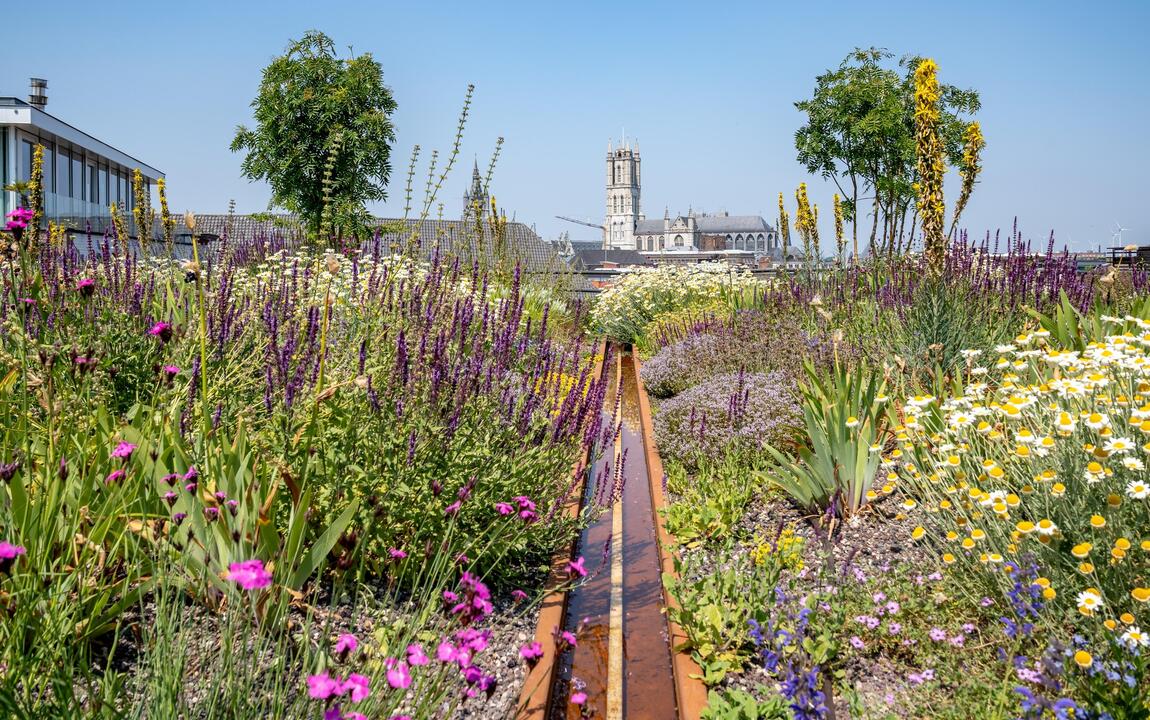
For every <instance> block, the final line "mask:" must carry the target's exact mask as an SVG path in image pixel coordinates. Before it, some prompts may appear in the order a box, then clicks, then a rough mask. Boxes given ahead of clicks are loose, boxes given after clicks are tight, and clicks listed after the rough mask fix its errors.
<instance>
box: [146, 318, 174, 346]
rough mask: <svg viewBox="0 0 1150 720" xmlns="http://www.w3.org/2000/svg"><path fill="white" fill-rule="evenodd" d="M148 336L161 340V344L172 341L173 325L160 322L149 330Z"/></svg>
mask: <svg viewBox="0 0 1150 720" xmlns="http://www.w3.org/2000/svg"><path fill="white" fill-rule="evenodd" d="M148 334H149V335H151V336H152V337H157V338H159V339H160V341H161V342H167V341H169V340H171V339H172V325H171V323H166V322H158V323H156V324H155V325H153V326H152V327H150V328H148Z"/></svg>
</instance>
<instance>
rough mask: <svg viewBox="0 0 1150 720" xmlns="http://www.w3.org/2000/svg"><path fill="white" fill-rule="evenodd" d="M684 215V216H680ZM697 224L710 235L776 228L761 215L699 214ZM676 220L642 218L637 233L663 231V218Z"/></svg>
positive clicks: (637, 225)
mask: <svg viewBox="0 0 1150 720" xmlns="http://www.w3.org/2000/svg"><path fill="white" fill-rule="evenodd" d="M678 217H683V216H678ZM694 218H695V226H696V227H697V228H698V230H699V232H702V233H707V234H710V235H725V234H727V233H759V232H764V233H767V232H774V231H775V229H774V228H773V227H771V225H770V224H769V223H768V222H767V221H766V220H764V219H763V218H762V217H760V216H759V215H727V214H725V213H724V214H720V215H697V216H694ZM664 219H669V220H671V222H674V221H675V220H676V219H677V217H676V218H660V219H657V220H640V221H639V222H638V223H637V224H636V227H635V234H636V235H649V234H654V233H661V232H663V229H664V226H663V220H664Z"/></svg>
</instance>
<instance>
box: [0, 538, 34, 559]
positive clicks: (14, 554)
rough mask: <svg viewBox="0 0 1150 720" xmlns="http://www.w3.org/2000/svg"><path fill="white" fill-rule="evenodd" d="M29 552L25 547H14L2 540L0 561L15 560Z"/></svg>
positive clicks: (0, 541)
mask: <svg viewBox="0 0 1150 720" xmlns="http://www.w3.org/2000/svg"><path fill="white" fill-rule="evenodd" d="M26 552H28V551H27V549H25V548H24V546H23V545H13V544H12V543H10V542H8V541H7V540H0V560H15V559H16V558H18V557H20V556H21V555H23V554H24V553H26Z"/></svg>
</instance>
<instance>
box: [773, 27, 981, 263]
mask: <svg viewBox="0 0 1150 720" xmlns="http://www.w3.org/2000/svg"><path fill="white" fill-rule="evenodd" d="M893 57H894V56H893V55H892V54H891V53H890V52H888V51H886V50H883V49H881V48H874V47H872V48H867V49H862V48H856V49H855V50H854V51H852V52H851V53H850V54H849V55H847V56H846V58H844V59H843V61H842V63H840V64H839V66H838V67H837V68H834V69H832V70H828V71H827V72H825V73H823V74H822V75H819V76H818V77H817V78H816V79H815V89H814V93H813V95H812V96H811V98H810V99H808V100H801V101H799V102H796V103H795V107H796V108H798V109H799V110H800V111H802V112H803V113H805V114H806V116H807V122H806V124H804V125H803V126H802V127H801V128H799V130H798V131H797V132H796V133H795V148H796V150H797V151H798V161H799V162H800V163H801V164H802V165H803V166H804V167H806V169H807V171H808V172H811V173H817V174H819V175H821V176H822V177H824V178H829V179H831V180H833V181H834V183H835V184H836V186H837V187H838V188H839V190H840V192H842V194H843V195H844V196H845V199H844V201H843V203H842V205H843V215H844V217H845V218H846V219H849V220H851V222H852V226H853V227H852V232H853V237H854V247H855V252H856V253H857V251H858V215H859V211H860V208H859V204H860V199H869V200H870V201H871V205H872V213H873V221H872V225H871V245H872V248H871V249H872V251H874V250H878V249H883V248H885V249H887V250H888V251H890V252H894V251H895V250H897V249H898V243H900V242H901V237H902V235H903V233H904V231H905V224H906V217H907V213H908V210H909V209H910V208H911V207H912V206H913V203H914V189H913V187H914V183H915V182H916V181H917V171H916V168H915V145H914V128H915V125H914V69H915V68H916V67H917V66H918V63H919V61H920V59H921V58H919V57H917V56H913V55H907V56H904V57H903V58H902V59H901V60H900V61H899V62H898V63H897V64H894V63H892V62H891V59H892V58H893ZM940 93H941V98H940V102H939V109H940V113H941V118H940V122H939V132H940V135H941V139H942V144H943V148H944V150H945V155H946V159H947V161H948V162H949V163H951V164H953V165H961V163H962V160H963V152H962V149H963V133H964V132H965V131H966V129H967V126H968V121H967V120H966V119H964V116H968V115H972V114H974V113H976V112H977V111H978V109H979V107H980V102H979V97H978V93H977V92H976V91H974V90H964V89H960V88H957V87H955V86H953V85H945V84H943V85H940ZM867 195H869V197H866V196H867ZM880 221H881V228H882V235H881V236H878V230H879V227H880ZM913 232H914V231H913V222H912V229H911V234H912V235H913ZM876 242H877V243H878V247H877V248H876V247H874V246H875V244H876Z"/></svg>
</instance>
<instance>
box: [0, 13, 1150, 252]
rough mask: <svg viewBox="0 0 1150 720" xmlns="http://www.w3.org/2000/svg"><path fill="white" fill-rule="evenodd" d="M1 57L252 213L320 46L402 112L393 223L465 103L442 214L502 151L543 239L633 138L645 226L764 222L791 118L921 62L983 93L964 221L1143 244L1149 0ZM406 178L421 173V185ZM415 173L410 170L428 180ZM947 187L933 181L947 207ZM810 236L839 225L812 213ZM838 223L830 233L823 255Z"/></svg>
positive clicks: (612, 18) (580, 205) (521, 21)
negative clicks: (306, 60) (974, 176)
mask: <svg viewBox="0 0 1150 720" xmlns="http://www.w3.org/2000/svg"><path fill="white" fill-rule="evenodd" d="M44 10H45V12H40V13H38V15H37V17H36V18H35V19H34V20H32V21H31V22H29V23H28V24H27V25H25V26H23V27H22V29H20V30H19V31H16V32H13V31H11V28H9V30H10V31H9V32H7V33H5V37H4V41H3V42H2V43H0V94H15V95H18V96H24V95H25V94H26V93H27V78H28V77H29V76H31V75H37V76H41V77H46V78H48V79H49V83H50V86H49V96H50V101H49V106H48V110H49V112H51V113H53V114H55V115H57V116H58V117H60V118H62V119H64V120H66V121H68V122H71V123H72V124H74V125H77V126H79V127H81V128H83V129H85V130H87V131H89V132H91V133H92V134H94V135H96V136H97V137H100V138H101V139H104V140H106V141H108V142H109V143H111V144H113V145H115V146H117V147H119V148H121V149H123V150H125V151H126V152H128V153H130V154H132V155H135V156H136V157H139V158H141V159H143V160H145V161H147V162H149V163H151V164H153V165H155V166H157V167H159V168H161V169H162V170H164V171H165V172H166V173H167V175H168V178H169V184H170V187H171V194H172V200H173V206H174V207H175V208H178V209H184V208H188V209H193V210H197V211H200V212H222V211H223V210H225V209H226V207H227V202H228V200H229V199H230V198H234V199H235V200H236V203H237V208H238V210H239V211H241V212H249V211H256V210H262V209H264V208H265V206H266V203H267V198H268V191H267V188H266V187H265V186H263V185H262V184H260V183H250V182H249V181H247V180H245V179H243V178H241V177H240V174H239V165H240V160H241V158H240V157H239V156H237V155H233V154H232V153H231V152H230V151H229V150H228V144H229V142H230V140H231V138H232V135H233V132H234V128H235V126H236V125H237V124H239V123H247V122H248V121H249V118H250V107H249V103H250V102H251V99H252V97H253V96H254V95H255V92H256V89H257V87H258V84H259V80H260V70H261V69H262V67H263V66H264V65H265V64H266V63H267V62H268V61H269V60H270V59H271V58H272V57H273V56H274V55H276V54H278V53H280V52H281V51H282V50H283V48H284V47H285V45H286V44H287V42H288V40H289V39H290V38H295V37H299V36H300V35H301V34H302V33H303V32H304V31H305V30H308V29H311V28H316V29H320V30H323V31H324V32H326V33H327V34H329V35H330V36H331V37H332V38H333V39H334V40H335V41H336V44H337V45H338V46H341V47H343V48H346V47H347V46H351V47H352V48H353V49H354V50H355V52H357V53H358V52H363V51H370V52H371V53H372V54H373V55H374V56H375V57H376V58H377V59H378V60H379V61H380V62H381V63H382V65H383V68H384V76H385V81H386V82H387V84H388V85H390V87H391V88H392V89H393V91H394V93H395V97H396V100H397V102H398V104H399V109H398V111H397V113H396V115H395V122H396V125H397V128H398V138H397V146H396V148H395V149H394V152H393V166H394V171H393V176H392V181H391V186H390V191H389V200H388V202H387V203H385V204H384V205H383V206H382V207H377V208H373V210H375V211H376V212H377V213H380V214H397V213H401V212H402V206H403V197H402V196H403V182H404V175H405V172H406V167H407V163H408V158H409V156H410V152H411V148H412V146H413V145H415V144H419V145H421V146H422V147H423V149H424V154H423V161H425V160H426V158H427V157H428V155H429V151H430V149H432V148H438V149H440V152H441V155H442V154H443V153H445V152H446V151H447V150H448V149H449V148H450V145H451V141H452V138H453V135H454V130H455V124H456V118H457V116H458V113H459V108H460V105H461V103H462V100H463V95H464V91H465V88H466V86H467V84H468V83H474V84H475V85H476V92H475V100H474V104H473V106H472V116H471V122H470V123H469V125H468V128H467V131H466V135H465V138H464V144H463V152H462V153H461V157H460V163H459V165H458V166H457V168H456V171H455V172H454V173H453V176H451V177H449V178H448V180H447V184H446V186H445V188H444V192H443V193H442V196H441V199H442V200H443V201H444V202H445V205H446V208H445V212H446V214H447V215H448V216H449V217H454V216H457V215H458V213H459V210H460V206H461V200H460V197H461V195H462V193H463V191H464V189H465V188H466V185H467V181H468V179H469V176H470V170H471V164H472V160H473V159H474V158H475V157H478V158H479V163H480V165H481V167H482V166H484V165H485V163H486V159H487V157H488V156H489V155H490V153H491V150H492V148H493V147H494V144H495V140H496V138H497V137H499V136H503V137H504V138H505V139H506V141H505V145H504V150H503V153H502V157H501V159H500V162H499V164H498V167H497V169H496V174H495V179H494V183H493V190H494V192H495V194H496V196H497V197H498V199H499V202H500V204H501V205H503V206H505V207H506V208H507V209H508V211H509V212H514V213H515V215H516V217H517V219H519V220H522V221H526V222H528V223H534V224H535V225H536V227H537V229H538V230H539V232H540V233H541V234H542V235H544V236H545V237H553V236H555V235H556V234H557V233H558V232H559V231H561V230H570V231H571V236H572V238H573V239H595V238H594V235H595V231H593V230H590V229H586V228H580V227H579V226H575V225H569V224H567V223H564V222H562V221H559V220H556V219H555V218H554V216H555V215H569V216H574V217H578V218H594V219H597V221H601V219H602V214H603V208H604V205H605V199H604V190H603V179H604V168H603V162H604V157H605V154H606V150H607V142H608V140H610V139H611V138H618V137H619V135H620V134H621V132H622V129H623V128H624V127H625V128H626V132H627V134H628V135H629V136H632V137H637V138H638V141H639V144H640V147H641V151H642V157H643V196H642V201H643V209H644V211H645V212H646V213H647V215H648V217H659V216H661V214H662V213H663V210H664V207H669V208H670V210H671V212H672V213H674V212H677V211H678V212H685V211H686V210H687V208H688V207H693V208H694V209H696V210H699V209H702V210H707V211H717V210H724V209H725V210H727V211H728V212H731V213H732V214H753V213H759V214H762V215H764V216H765V217H767V218H768V219H769V220H771V221H772V222H773V220H774V217H775V215H776V210H775V206H776V198H777V195H778V193H779V192H780V191H783V192H785V193H787V196H788V198H793V192H794V188H795V186H796V185H797V184H798V183H799V182H801V181H807V182H810V183H811V199H812V201H813V202H816V203H818V204H819V205H820V206H823V207H825V208H828V209H829V206H830V201H831V193H832V192H833V189H832V187H831V186H830V185H829V184H825V183H824V182H823V181H822V180H821V179H818V178H814V179H812V178H809V177H807V176H806V174H805V172H804V171H803V170H802V169H801V168H800V166H799V165H798V164H797V163H796V162H795V151H794V140H793V136H794V132H795V130H796V129H797V128H798V127H799V126H800V125H801V123H802V116H801V114H800V113H799V112H798V111H797V110H795V109H794V106H793V103H794V102H795V101H796V100H799V99H802V98H804V97H808V96H809V94H810V92H811V90H812V88H813V86H814V78H815V76H816V75H817V74H819V73H820V72H822V71H824V70H826V69H827V68H830V67H832V66H835V65H837V64H838V63H839V61H840V60H841V59H842V58H843V56H844V55H846V53H847V52H849V51H850V50H851V49H852V48H853V47H855V46H870V45H875V46H880V47H885V48H888V49H890V50H891V51H893V52H894V53H895V54H896V55H902V54H904V53H912V52H913V53H919V54H922V55H927V56H930V57H933V58H935V60H937V62H938V63H939V65H940V78H941V79H942V81H944V82H949V83H953V84H956V85H960V86H964V87H973V88H975V89H977V90H979V91H980V92H981V93H982V103H983V109H982V112H981V113H980V114H979V116H978V119H979V120H980V121H981V122H982V127H983V131H984V133H985V135H986V137H987V141H988V146H987V149H986V151H985V161H984V165H985V171H984V174H983V176H982V182H981V184H980V185H979V187H978V188H977V190H976V191H975V194H974V196H973V198H972V200H971V202H970V205H969V207H968V210H967V211H966V214H965V216H964V218H965V223H964V224H966V225H967V226H968V227H969V228H970V229H971V231H972V232H975V233H978V234H982V233H984V232H985V231H986V230H987V229H989V230H991V231H993V230H995V229H997V228H1003V229H1004V230H1005V229H1008V228H1009V227H1010V225H1011V223H1012V222H1013V220H1014V218H1015V216H1017V217H1018V219H1019V223H1020V225H1021V227H1022V229H1023V231H1024V233H1025V234H1026V235H1027V236H1030V237H1033V238H1035V239H1036V240H1041V241H1043V242H1044V241H1045V238H1046V236H1047V235H1048V234H1049V233H1050V231H1051V230H1053V231H1055V233H1056V237H1057V241H1058V243H1059V245H1061V244H1064V243H1065V244H1070V245H1071V247H1073V248H1075V249H1085V248H1087V247H1094V246H1096V245H1098V244H1102V245H1108V244H1110V242H1111V239H1112V234H1113V226H1114V223H1115V221H1120V222H1121V223H1122V224H1123V225H1124V226H1126V227H1127V228H1129V231H1128V232H1127V233H1126V234H1125V241H1126V242H1132V241H1133V242H1142V243H1150V220H1148V219H1147V212H1146V209H1147V206H1148V205H1150V203H1148V200H1150V194H1148V192H1147V190H1146V186H1145V180H1144V178H1145V168H1146V167H1147V166H1148V164H1150V141H1148V139H1147V136H1146V128H1148V127H1150V80H1147V77H1148V75H1150V50H1148V49H1147V47H1146V44H1145V42H1146V30H1147V28H1150V2H1146V1H1145V0H1138V1H1130V2H1095V3H1084V2H1058V1H1055V0H1048V1H1046V2H1002V1H1001V0H997V1H990V2H986V1H983V0H967V1H966V2H963V3H961V4H959V3H946V4H943V3H931V2H926V1H925V0H920V1H919V2H905V3H904V2H886V3H884V2H871V3H860V2H829V1H828V2H819V3H806V4H800V3H779V2H748V3H718V2H712V3H700V2H689V3H677V2H647V1H643V2H638V1H635V2H613V3H605V2H565V3H552V2H538V1H536V2H530V3H493V2H486V3H480V2H467V3H454V2H452V3H414V2H412V3H391V2H375V3H367V2H364V3H347V2H339V3H336V2H332V3H327V4H325V5H324V6H321V5H320V4H318V3H314V2H309V3H296V2H284V1H281V2H230V3H219V2H214V1H212V0H202V1H200V2H194V3H185V2H178V3H156V2H149V3H135V2H116V3H91V2H71V1H70V0H69V1H66V2H52V3H50V4H49V5H48V6H46V7H45V8H44ZM423 161H421V166H424V163H423ZM424 167H425V166H424ZM957 185H958V184H957V178H955V177H950V178H948V186H947V191H948V192H947V195H948V199H949V200H950V201H951V202H953V199H954V197H955V196H956V195H957V189H958V188H957ZM822 215H823V219H824V224H827V219H828V218H829V216H830V213H829V212H824V213H823V214H822ZM829 233H830V228H829V226H828V227H827V228H824V229H823V236H824V237H828V236H829Z"/></svg>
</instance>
